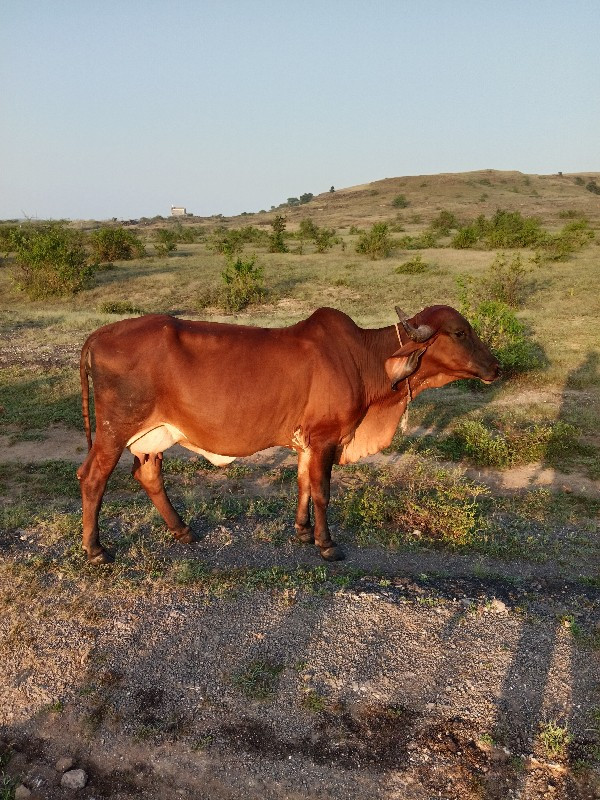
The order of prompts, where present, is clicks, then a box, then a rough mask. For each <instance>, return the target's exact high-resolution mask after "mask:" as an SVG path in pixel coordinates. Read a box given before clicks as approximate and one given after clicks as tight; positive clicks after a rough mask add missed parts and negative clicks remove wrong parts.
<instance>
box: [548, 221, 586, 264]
mask: <svg viewBox="0 0 600 800" xmlns="http://www.w3.org/2000/svg"><path fill="white" fill-rule="evenodd" d="M593 238H594V231H593V230H592V229H591V228H590V226H589V224H588V222H587V220H585V219H579V220H577V221H576V222H569V223H567V224H566V225H565V226H564V227H563V229H562V230H561V231H560V233H557V234H556V235H555V236H547V237H546V239H545V240H544V241H543V242H541V243H540V248H539V251H538V255H537V259H536V260H537V261H538V262H539V261H543V260H546V261H564V260H565V259H566V258H567V257H568V256H569V255H571V253H574V252H575V251H576V250H581V248H582V247H585V245H586V244H588V243H589V242H590V241H591V240H592V239H593Z"/></svg>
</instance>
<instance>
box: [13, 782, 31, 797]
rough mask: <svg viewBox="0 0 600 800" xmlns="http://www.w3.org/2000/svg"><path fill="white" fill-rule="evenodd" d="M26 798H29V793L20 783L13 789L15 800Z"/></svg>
mask: <svg viewBox="0 0 600 800" xmlns="http://www.w3.org/2000/svg"><path fill="white" fill-rule="evenodd" d="M28 797H31V791H30V790H29V789H28V788H27V787H26V786H24V785H23V784H22V783H20V784H19V785H18V786H17V788H16V789H15V800H27V798H28Z"/></svg>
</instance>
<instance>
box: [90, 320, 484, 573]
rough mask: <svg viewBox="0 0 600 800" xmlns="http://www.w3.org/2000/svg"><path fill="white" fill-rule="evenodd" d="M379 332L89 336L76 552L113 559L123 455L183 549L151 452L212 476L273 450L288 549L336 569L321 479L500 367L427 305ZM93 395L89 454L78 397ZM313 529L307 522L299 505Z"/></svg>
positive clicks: (329, 323) (124, 325)
mask: <svg viewBox="0 0 600 800" xmlns="http://www.w3.org/2000/svg"><path fill="white" fill-rule="evenodd" d="M396 310H397V312H398V316H399V317H400V322H401V325H398V324H397V323H396V324H395V325H390V326H389V327H387V328H381V329H379V330H368V329H363V328H359V327H358V326H357V325H356V324H355V323H354V322H353V321H352V320H351V319H350V318H349V317H348V316H346V314H343V313H342V312H341V311H336V310H335V309H332V308H320V309H318V310H317V311H315V313H314V314H312V316H310V317H309V318H308V319H306V320H303V321H302V322H298V323H297V324H296V325H292V326H291V327H289V328H254V327H248V326H243V325H226V324H221V323H216V322H191V321H189V320H180V319H174V318H172V317H169V316H162V315H151V316H145V317H139V318H137V319H130V320H124V321H122V322H117V323H114V324H113V325H107V326H105V327H103V328H99V329H98V330H97V331H95V332H94V333H92V334H91V336H90V337H89V338H88V340H87V341H86V343H85V344H84V346H83V349H82V352H81V368H80V369H81V385H82V397H83V417H84V422H85V430H86V435H87V440H88V447H89V454H88V456H87V458H86V460H85V462H84V463H83V464H82V466H81V467H80V468H79V470H78V472H77V476H78V478H79V480H80V482H81V494H82V498H83V547H84V549H85V550H86V552H87V554H88V558H89V560H90V561H92V562H94V563H97V564H98V563H106V562H108V561H110V560H112V559H111V557H110V556H109V554H108V553H107V551H106V550H105V549H104V547H103V546H102V545H101V543H100V538H99V533H98V513H99V510H100V505H101V503H102V495H103V493H104V489H105V486H106V482H107V480H108V477H109V475H110V474H111V472H112V471H113V469H114V467H115V465H116V464H117V461H118V460H119V457H120V455H121V453H122V452H123V450H124V448H125V447H128V448H129V449H130V451H131V452H132V454H133V456H134V463H133V475H134V477H135V478H136V480H138V481H139V482H140V484H141V485H142V486H143V487H144V489H145V490H146V492H147V493H148V496H149V497H150V499H151V500H152V502H153V503H154V505H155V506H156V508H157V509H158V511H159V513H160V514H161V516H162V518H163V519H164V521H165V522H166V524H167V526H168V528H169V530H170V531H171V532H172V533H173V535H174V536H175V538H176V539H178V540H179V541H180V542H186V543H187V542H191V541H193V537H192V534H191V532H190V529H189V528H188V527H187V526H186V525H185V523H184V522H183V521H182V520H181V518H180V516H179V514H177V512H176V511H175V509H174V508H173V506H172V505H171V503H170V501H169V498H168V497H167V495H166V493H165V488H164V484H163V478H162V474H161V466H162V453H163V451H164V450H166V449H167V448H168V447H170V446H171V445H173V444H174V443H175V442H178V443H179V444H182V445H183V446H184V447H187V448H189V449H190V450H193V451H195V452H198V453H202V455H204V456H205V457H206V458H208V459H209V460H210V461H212V462H213V463H215V464H227V463H229V462H230V461H232V460H233V459H234V458H236V457H238V456H249V455H251V454H252V453H256V452H258V451H259V450H264V449H265V448H267V447H272V446H274V445H280V446H284V447H289V448H292V449H294V450H295V451H296V452H297V453H298V508H297V512H296V521H295V528H296V536H297V537H298V538H299V539H300V540H301V541H303V542H312V541H314V542H315V544H316V545H317V546H318V547H319V549H320V552H321V555H322V556H323V558H325V559H327V560H329V561H335V560H338V559H341V558H343V557H344V553H343V551H342V550H341V548H340V547H339V546H338V545H337V544H336V543H335V542H333V541H332V540H331V536H330V534H329V528H328V525H327V505H328V502H329V484H330V478H331V468H332V466H333V464H334V463H337V464H348V463H352V462H354V461H357V460H358V459H359V458H361V457H362V456H366V455H370V454H372V453H377V452H378V451H380V450H381V449H382V448H384V447H386V446H387V445H389V444H390V442H391V440H392V437H393V435H394V432H395V430H396V427H397V426H398V423H399V421H400V418H401V417H402V415H403V414H404V412H405V410H406V407H407V404H408V403H409V402H410V400H411V399H412V398H413V397H415V396H416V395H417V394H419V393H420V392H422V391H423V389H427V388H430V387H436V386H443V385H444V384H446V383H450V382H451V381H454V380H456V379H458V378H480V379H481V380H482V381H484V382H486V383H489V382H491V381H493V380H495V379H496V378H497V377H498V374H499V370H498V362H497V361H496V359H495V358H494V357H493V356H492V354H491V353H490V351H489V350H488V348H487V347H486V346H485V345H484V344H482V342H481V341H480V340H479V339H478V337H477V336H476V334H475V333H474V332H473V329H472V328H471V326H470V325H469V323H468V322H467V320H466V319H464V317H462V316H461V315H460V314H459V313H458V312H457V311H455V310H454V309H453V308H450V307H449V306H431V307H429V308H426V309H424V310H423V311H421V312H420V313H419V314H417V315H416V316H414V317H413V318H412V319H409V318H408V317H407V315H406V314H404V313H403V312H402V311H401V310H400V309H398V308H397V309H396ZM89 376H91V377H92V380H93V384H94V398H95V406H96V438H95V440H94V442H93V444H92V435H91V429H90V420H89V385H88V377H89ZM311 499H312V505H313V510H314V527H313V525H311V520H310V502H309V501H310V500H311Z"/></svg>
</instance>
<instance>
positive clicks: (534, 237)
mask: <svg viewBox="0 0 600 800" xmlns="http://www.w3.org/2000/svg"><path fill="white" fill-rule="evenodd" d="M544 237H545V234H544V231H543V230H542V228H541V223H540V221H539V219H537V217H524V216H523V215H522V214H521V212H520V211H505V210H503V209H500V208H499V209H498V210H497V211H496V213H495V214H494V216H493V217H492V218H491V219H487V218H486V217H485V216H484V215H483V214H481V215H480V216H479V217H477V219H476V220H475V221H474V222H472V223H471V224H470V225H466V226H464V227H462V228H460V230H459V231H458V233H457V234H456V235H455V236H454V238H453V240H452V247H456V248H465V247H474V246H475V245H476V244H478V243H481V244H482V246H483V247H486V248H489V249H495V248H498V247H507V248H513V247H534V246H535V245H537V244H539V243H540V242H541V241H543V239H544Z"/></svg>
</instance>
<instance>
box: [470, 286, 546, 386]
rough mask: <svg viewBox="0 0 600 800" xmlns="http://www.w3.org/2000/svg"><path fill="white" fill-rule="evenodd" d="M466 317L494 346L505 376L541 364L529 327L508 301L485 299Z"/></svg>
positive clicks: (493, 348)
mask: <svg viewBox="0 0 600 800" xmlns="http://www.w3.org/2000/svg"><path fill="white" fill-rule="evenodd" d="M463 313H464V311H463ZM465 316H467V318H468V319H469V322H470V323H471V325H472V326H473V328H474V330H475V332H476V333H477V335H478V336H480V337H481V339H482V340H483V341H484V342H485V343H486V344H487V345H488V346H489V347H490V349H491V350H492V352H493V353H494V355H495V356H496V358H497V359H498V361H499V362H500V366H501V368H502V372H503V373H504V374H505V375H509V374H511V373H515V372H526V371H528V370H530V369H536V368H538V367H540V366H541V364H542V358H541V355H540V351H539V348H538V347H536V345H535V344H534V343H533V342H532V341H531V340H530V339H529V337H528V336H527V332H526V330H525V326H524V325H523V323H522V322H520V321H519V320H518V319H517V317H516V316H515V313H514V311H513V310H512V309H511V308H509V306H507V305H506V304H505V303H502V302H500V301H499V300H484V301H483V302H481V303H479V305H477V306H476V307H475V308H472V309H471V310H470V313H466V314H465Z"/></svg>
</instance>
